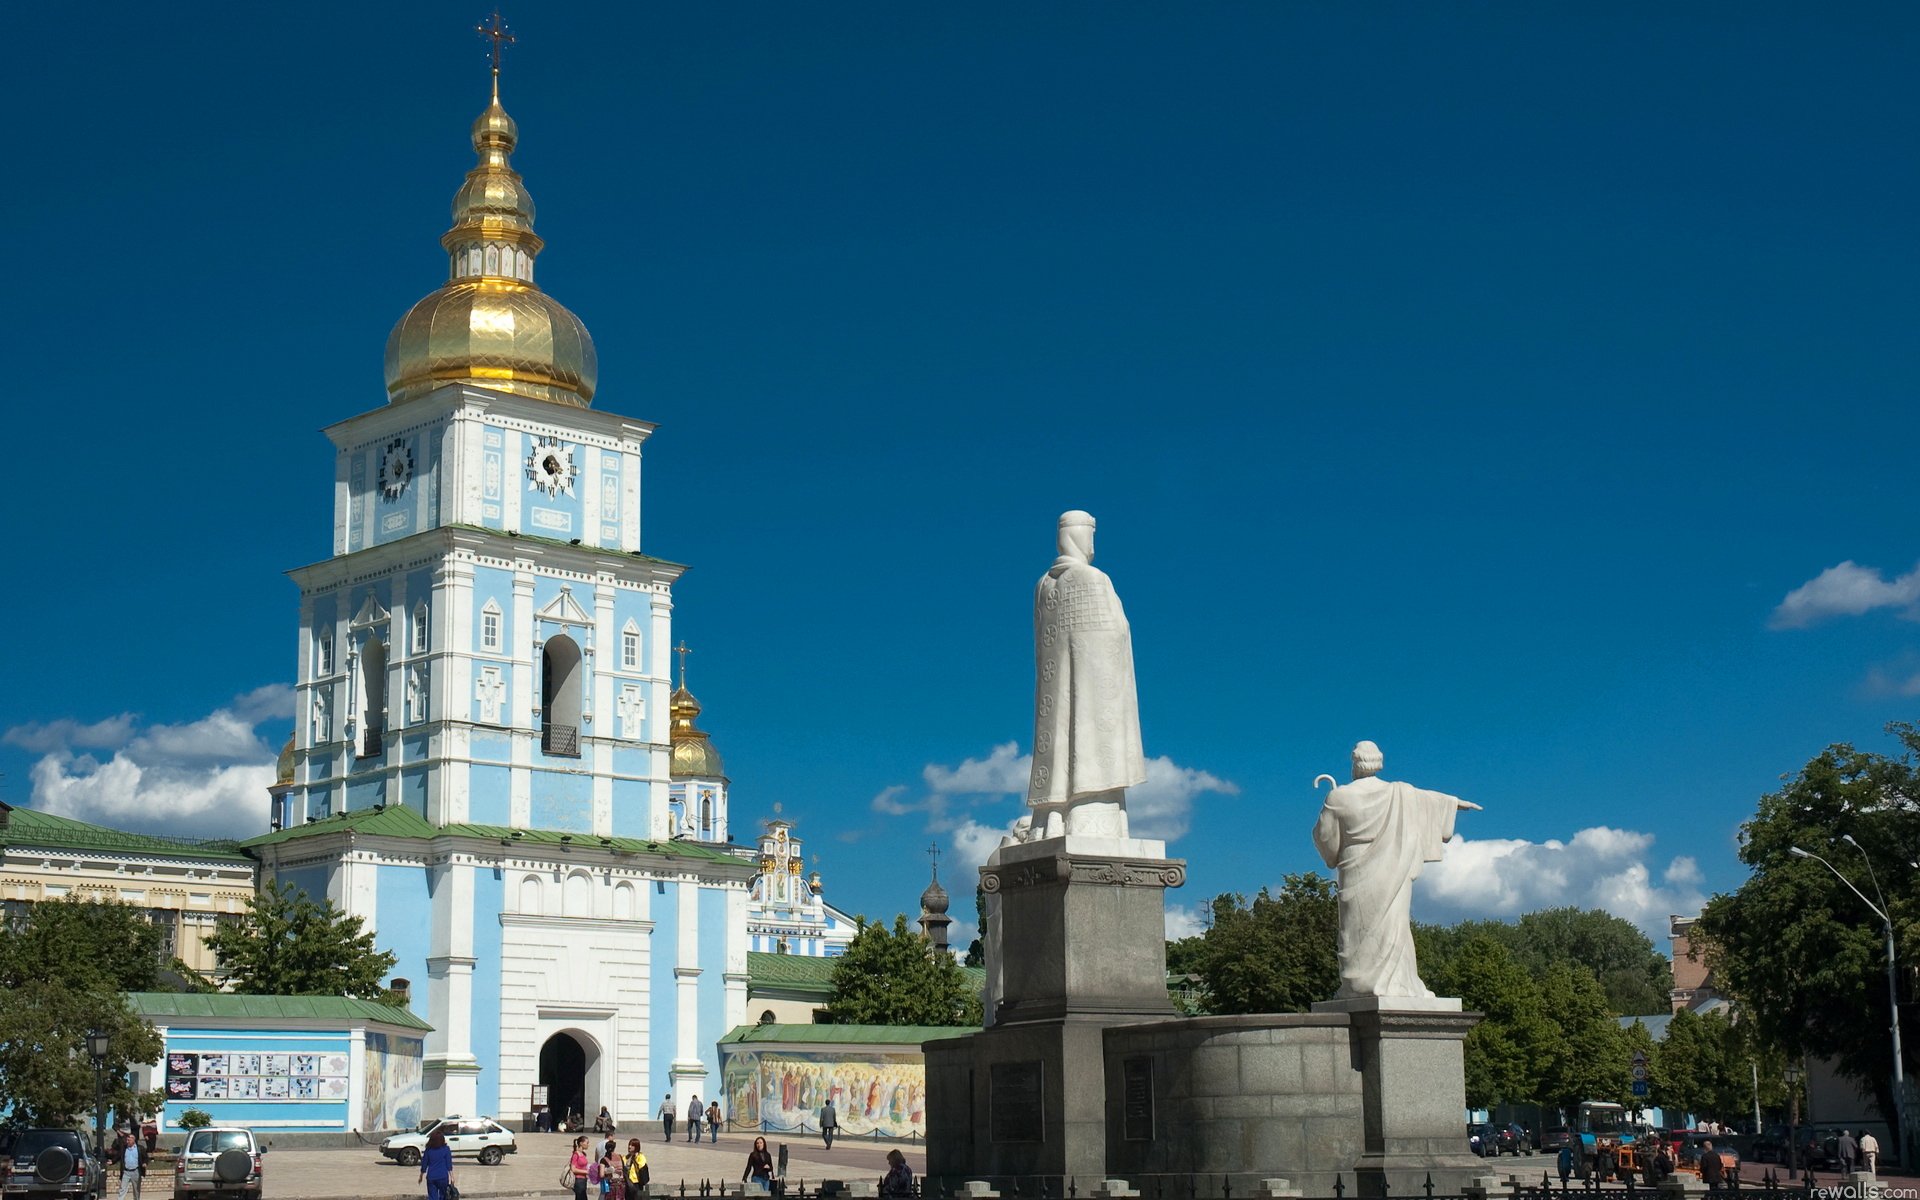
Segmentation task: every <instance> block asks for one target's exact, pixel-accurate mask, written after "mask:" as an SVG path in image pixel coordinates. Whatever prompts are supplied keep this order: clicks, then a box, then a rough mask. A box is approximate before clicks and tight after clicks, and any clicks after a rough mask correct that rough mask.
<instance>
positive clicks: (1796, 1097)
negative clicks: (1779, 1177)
mask: <svg viewBox="0 0 1920 1200" xmlns="http://www.w3.org/2000/svg"><path fill="white" fill-rule="evenodd" d="M1784 1074H1785V1075H1786V1077H1787V1106H1788V1108H1787V1170H1788V1171H1789V1172H1790V1173H1793V1174H1798V1173H1799V1171H1800V1068H1799V1067H1788V1068H1787V1069H1786V1071H1785V1072H1784Z"/></svg>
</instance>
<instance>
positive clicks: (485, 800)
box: [250, 79, 753, 1119]
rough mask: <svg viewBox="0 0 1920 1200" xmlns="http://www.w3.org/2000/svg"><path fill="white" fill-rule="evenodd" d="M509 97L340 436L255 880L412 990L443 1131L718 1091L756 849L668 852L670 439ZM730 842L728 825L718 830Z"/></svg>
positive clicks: (303, 580)
mask: <svg viewBox="0 0 1920 1200" xmlns="http://www.w3.org/2000/svg"><path fill="white" fill-rule="evenodd" d="M516 139H517V129H516V128H515V126H514V123H513V121H512V119H511V118H510V117H508V116H507V114H506V111H505V110H504V109H503V108H502V107H501V105H500V102H499V96H498V87H497V79H496V88H495V95H494V98H493V101H492V103H491V104H490V105H489V106H488V107H487V109H486V111H485V112H483V113H482V114H481V116H480V118H479V119H478V120H476V121H475V122H474V126H473V143H474V148H475V150H476V151H477V153H478V155H479V162H478V164H477V165H476V166H475V167H474V169H473V170H472V171H470V172H469V173H468V175H467V179H466V182H465V183H464V184H463V185H462V187H461V188H460V191H459V193H458V194H457V195H456V197H455V200H454V223H453V227H452V228H451V229H450V230H449V231H448V232H447V233H446V234H445V235H444V237H443V238H442V246H443V247H444V249H445V251H446V253H447V262H448V265H449V280H448V282H447V283H446V285H445V286H443V287H441V288H440V289H438V290H437V291H435V292H434V293H432V294H431V295H429V296H428V297H426V298H425V299H423V300H422V301H420V303H419V304H417V305H415V306H414V308H413V309H412V310H411V311H410V312H408V313H407V314H406V316H404V317H403V318H402V319H401V321H400V323H399V324H398V325H397V326H396V327H395V328H394V331H393V333H392V335H391V337H390V338H389V340H388V344H387V354H386V376H387V392H388V403H387V404H385V405H383V406H382V407H379V408H376V409H374V410H372V411H369V412H365V413H362V414H360V415H359V416H355V417H351V418H349V419H347V420H345V421H342V422H340V423H338V424H336V425H334V426H332V427H331V428H329V429H328V430H327V431H326V432H327V436H328V437H329V438H330V439H331V441H332V442H333V445H334V448H335V472H334V517H333V546H332V555H331V557H329V558H327V559H326V560H325V561H322V562H319V563H315V564H313V565H310V566H306V567H302V568H300V569H299V570H296V571H294V572H293V573H292V574H293V578H294V580H295V582H296V583H297V584H298V585H299V588H300V635H299V650H298V684H297V695H298V701H297V710H296V715H295V731H294V745H293V750H292V755H291V766H292V770H291V778H290V779H289V780H287V781H285V782H283V783H281V784H278V785H276V787H275V789H274V797H273V804H274V812H273V824H274V829H275V832H274V833H271V834H269V835H267V836H266V837H264V838H261V839H256V841H255V842H254V843H251V844H250V845H252V846H254V847H256V852H257V853H258V854H260V855H261V857H262V860H263V862H264V863H265V864H266V866H267V873H268V874H270V875H271V876H273V877H274V878H277V879H279V880H282V881H287V882H292V883H295V884H297V885H298V886H300V887H303V888H304V889H306V890H307V891H309V892H311V893H313V894H315V895H324V896H327V897H329V898H331V899H333V900H334V901H335V902H336V903H338V904H339V905H340V906H341V907H342V908H344V909H345V910H347V911H348V912H350V913H354V914H356V915H359V916H361V917H364V918H365V919H366V922H367V925H368V927H369V928H370V929H372V930H374V931H375V933H376V935H377V938H378V941H379V943H380V945H381V947H382V948H383V949H386V950H389V951H392V952H393V953H394V954H395V955H396V956H398V958H399V965H398V966H397V968H396V973H397V974H399V975H401V976H403V977H405V978H407V979H409V980H410V981H411V982H412V983H413V985H414V995H415V996H416V1005H417V1006H418V1005H419V1004H420V1000H419V999H418V998H419V997H422V996H424V1009H423V1010H422V1011H421V1015H422V1016H423V1017H425V1018H426V1020H427V1021H429V1022H430V1023H431V1024H432V1025H433V1027H434V1031H433V1033H431V1034H430V1035H428V1037H427V1044H426V1054H425V1063H424V1071H425V1079H424V1107H425V1109H426V1112H427V1115H436V1114H442V1113H468V1114H472V1113H482V1112H485V1113H493V1114H498V1115H500V1116H502V1117H506V1118H509V1119H511V1118H514V1117H517V1116H519V1115H520V1114H522V1113H524V1112H527V1111H529V1109H530V1108H531V1105H532V1101H533V1096H534V1094H535V1093H534V1090H533V1089H534V1088H535V1087H536V1086H544V1087H546V1088H547V1089H548V1101H547V1102H548V1104H549V1105H550V1106H551V1107H553V1108H554V1109H556V1110H562V1111H564V1110H568V1109H572V1108H579V1109H580V1110H581V1111H583V1112H585V1113H588V1114H592V1113H594V1112H596V1111H598V1109H599V1107H600V1106H601V1105H606V1106H607V1107H609V1108H610V1109H612V1111H613V1112H614V1113H616V1114H618V1115H622V1116H629V1117H638V1116H640V1115H642V1114H650V1113H651V1112H652V1111H653V1110H654V1109H655V1108H657V1107H658V1104H659V1100H660V1096H661V1094H662V1093H663V1092H665V1091H669V1090H670V1091H672V1092H673V1093H674V1094H675V1095H676V1096H684V1095H686V1094H687V1093H690V1092H699V1093H701V1094H702V1095H706V1094H710V1093H709V1089H710V1088H717V1087H718V1083H719V1074H718V1062H717V1059H716V1051H715V1042H716V1041H717V1039H718V1038H719V1037H720V1036H721V1035H722V1034H724V1033H725V1032H726V1031H727V1030H728V1029H730V1028H732V1027H733V1026H734V1025H737V1024H739V1023H740V1021H741V1020H742V1019H743V1014H744V1011H745V998H746V941H745V928H746V918H745V912H746V902H747V882H748V880H749V878H750V877H751V875H752V874H753V862H752V858H751V855H750V854H748V853H747V852H746V851H744V850H742V851H739V852H735V851H732V850H730V849H729V848H727V847H726V846H724V844H721V843H724V840H725V834H724V828H723V826H722V827H721V829H720V832H719V836H718V837H713V838H707V839H701V841H702V842H703V843H706V844H692V843H689V842H687V841H677V842H676V841H674V840H673V835H674V833H675V832H676V829H675V821H674V816H673V814H672V812H671V803H670V802H671V800H672V798H673V797H672V778H671V763H670V751H671V739H670V731H669V719H670V714H669V708H670V705H669V692H668V689H669V682H670V670H669V659H668V655H669V649H670V646H671V642H672V638H671V630H672V612H673V603H672V586H673V583H674V581H675V580H676V579H677V578H678V577H679V575H680V573H681V571H682V569H683V568H681V567H680V566H678V565H676V564H674V563H670V562H666V561H663V560H661V559H657V558H653V557H650V556H648V555H647V554H645V553H643V552H642V550H641V487H640V471H641V452H642V447H643V445H644V443H645V442H646V441H647V438H648V436H649V435H650V434H651V433H652V431H653V426H652V425H650V424H649V423H647V422H645V421H639V420H634V419H632V418H628V417H622V416H617V415H614V414H611V413H605V412H600V411H596V410H594V409H591V408H589V407H588V404H589V403H590V402H591V400H592V399H593V393H594V387H595V383H596V376H597V361H596V359H595V356H594V350H593V344H592V340H591V338H590V336H589V335H588V333H587V331H586V328H585V326H584V325H583V324H581V322H580V321H579V320H578V319H577V318H575V317H574V316H573V314H572V313H570V312H568V311H567V310H566V309H565V308H564V307H562V306H561V305H560V304H559V303H558V302H556V301H554V300H553V299H552V298H550V297H548V296H547V295H546V294H545V293H543V292H541V291H540V289H539V288H538V287H537V286H536V285H535V284H534V281H533V277H534V261H535V259H536V257H537V256H538V254H539V252H540V250H541V249H542V247H543V242H542V241H541V239H540V238H539V237H538V236H537V235H536V234H535V233H534V232H533V203H532V199H531V197H529V196H528V194H527V192H526V189H525V187H524V185H523V184H522V183H521V181H520V177H519V175H518V174H517V173H516V172H514V171H513V169H512V167H511V165H510V163H509V161H508V156H509V154H510V152H511V151H512V149H513V147H514V144H515V142H516ZM723 819H724V818H723Z"/></svg>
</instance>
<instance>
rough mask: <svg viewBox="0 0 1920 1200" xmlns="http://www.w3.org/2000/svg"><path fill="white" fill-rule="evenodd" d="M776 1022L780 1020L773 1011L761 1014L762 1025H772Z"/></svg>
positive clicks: (769, 1010)
mask: <svg viewBox="0 0 1920 1200" xmlns="http://www.w3.org/2000/svg"><path fill="white" fill-rule="evenodd" d="M776 1020H778V1018H777V1017H775V1016H774V1015H773V1010H772V1009H770V1008H769V1009H767V1010H766V1011H765V1012H763V1013H761V1014H760V1023H761V1024H762V1025H771V1024H773V1023H774V1022H775V1021H776Z"/></svg>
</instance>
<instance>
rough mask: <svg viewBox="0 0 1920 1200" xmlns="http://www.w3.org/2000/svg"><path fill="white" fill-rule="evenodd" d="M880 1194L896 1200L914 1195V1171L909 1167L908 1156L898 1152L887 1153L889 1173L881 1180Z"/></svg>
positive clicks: (890, 1151)
mask: <svg viewBox="0 0 1920 1200" xmlns="http://www.w3.org/2000/svg"><path fill="white" fill-rule="evenodd" d="M880 1194H881V1195H882V1196H890V1197H894V1198H895V1200H905V1198H906V1197H908V1196H911V1195H913V1170H912V1169H911V1168H910V1167H908V1166H907V1156H906V1155H904V1154H902V1153H900V1152H899V1151H898V1150H889V1151H887V1173H886V1174H885V1175H883V1176H881V1178H880Z"/></svg>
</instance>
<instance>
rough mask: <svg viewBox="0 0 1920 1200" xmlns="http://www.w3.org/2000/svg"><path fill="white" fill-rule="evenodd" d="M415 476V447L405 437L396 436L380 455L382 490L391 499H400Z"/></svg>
mask: <svg viewBox="0 0 1920 1200" xmlns="http://www.w3.org/2000/svg"><path fill="white" fill-rule="evenodd" d="M412 478H413V447H412V446H410V445H408V444H407V441H406V439H405V438H395V439H393V441H391V442H389V443H388V444H387V448H386V450H385V451H384V452H382V454H381V455H380V491H381V494H382V495H384V496H386V498H387V499H389V500H398V499H399V498H400V493H402V492H404V491H406V490H407V481H408V480H410V479H412Z"/></svg>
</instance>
